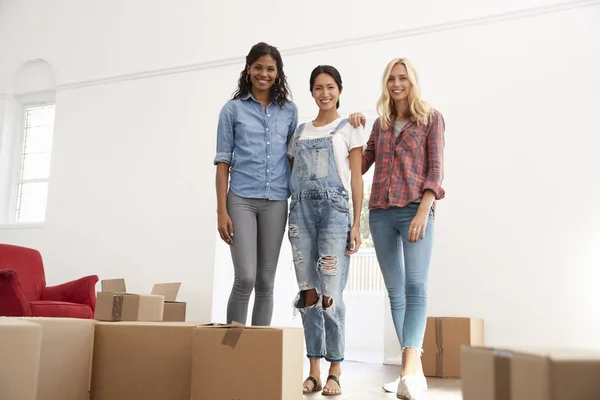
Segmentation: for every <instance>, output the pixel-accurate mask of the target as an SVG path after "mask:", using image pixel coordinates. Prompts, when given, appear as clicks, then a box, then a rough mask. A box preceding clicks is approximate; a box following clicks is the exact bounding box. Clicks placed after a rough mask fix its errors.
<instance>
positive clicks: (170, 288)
mask: <svg viewBox="0 0 600 400" xmlns="http://www.w3.org/2000/svg"><path fill="white" fill-rule="evenodd" d="M180 287H181V282H172V283H157V284H155V285H154V286H153V287H152V292H151V294H160V295H162V296H165V301H175V300H176V299H177V294H178V293H179V288H180Z"/></svg>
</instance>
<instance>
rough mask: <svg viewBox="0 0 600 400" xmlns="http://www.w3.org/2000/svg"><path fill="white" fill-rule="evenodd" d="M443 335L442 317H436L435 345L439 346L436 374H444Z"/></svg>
mask: <svg viewBox="0 0 600 400" xmlns="http://www.w3.org/2000/svg"><path fill="white" fill-rule="evenodd" d="M443 339H444V337H443V336H442V319H441V318H436V319H435V345H436V347H437V352H436V360H435V374H436V376H444V375H443V373H444V346H443Z"/></svg>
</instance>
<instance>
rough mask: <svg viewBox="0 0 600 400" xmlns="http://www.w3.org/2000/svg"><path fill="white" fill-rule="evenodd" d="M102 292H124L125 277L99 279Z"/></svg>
mask: <svg viewBox="0 0 600 400" xmlns="http://www.w3.org/2000/svg"><path fill="white" fill-rule="evenodd" d="M100 287H101V289H100V290H101V291H102V292H113V293H126V292H127V289H126V287H125V279H123V278H121V279H104V280H102V281H100Z"/></svg>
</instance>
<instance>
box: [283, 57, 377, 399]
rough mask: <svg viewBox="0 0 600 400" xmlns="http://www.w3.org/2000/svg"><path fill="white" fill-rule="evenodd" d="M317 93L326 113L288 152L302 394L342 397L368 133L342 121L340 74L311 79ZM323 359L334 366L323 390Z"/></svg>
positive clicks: (326, 72) (329, 70)
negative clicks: (302, 346) (347, 300)
mask: <svg viewBox="0 0 600 400" xmlns="http://www.w3.org/2000/svg"><path fill="white" fill-rule="evenodd" d="M310 91H311V93H312V97H313V98H314V100H315V102H316V103H317V106H318V107H319V113H318V115H317V117H316V118H315V119H314V120H313V121H312V122H309V123H306V124H301V125H300V126H299V127H298V129H297V130H296V132H295V134H294V136H293V138H292V140H291V141H290V144H289V149H288V156H289V158H290V164H291V165H292V175H291V177H290V189H291V196H292V197H291V202H290V215H289V229H288V236H289V239H290V243H291V245H292V253H293V259H294V264H295V269H296V279H297V281H298V286H299V289H300V292H299V294H298V296H297V298H296V299H295V301H294V306H295V307H296V308H297V309H298V310H300V314H301V316H302V324H303V326H304V335H305V340H306V348H307V353H308V354H307V357H308V358H309V360H310V373H309V377H308V378H307V379H306V380H305V381H304V383H303V392H304V393H309V392H316V391H319V390H321V389H322V391H323V392H322V393H323V395H326V396H338V395H340V394H341V387H340V380H339V378H340V375H341V362H342V361H343V360H344V347H345V332H344V324H345V308H344V301H343V298H342V292H343V290H344V287H345V286H346V282H347V280H348V266H349V261H350V255H351V254H353V253H355V252H356V251H357V250H358V248H359V247H360V244H361V240H360V212H361V208H362V200H363V180H362V173H361V172H362V171H361V167H362V147H363V145H364V144H365V142H366V141H365V140H364V138H363V128H362V126H360V125H358V124H357V125H358V127H356V128H354V127H353V126H352V125H351V124H350V123H349V122H348V120H347V119H345V118H341V117H340V115H339V113H338V107H339V96H340V93H341V92H342V79H341V76H340V73H339V72H338V71H337V69H335V68H334V67H332V66H329V65H320V66H318V67H316V68H315V69H314V70H313V72H312V74H311V76H310ZM349 191H351V192H352V203H353V213H352V214H353V215H352V214H351V212H350V207H349V196H348V193H349ZM321 358H325V359H326V360H327V361H329V362H330V363H331V364H330V367H329V373H328V377H327V380H326V383H325V386H324V387H322V382H321V377H320V375H321V374H320V362H321Z"/></svg>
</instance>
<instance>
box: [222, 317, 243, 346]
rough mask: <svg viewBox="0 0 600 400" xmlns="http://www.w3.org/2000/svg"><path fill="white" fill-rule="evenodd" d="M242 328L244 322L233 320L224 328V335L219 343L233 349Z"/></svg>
mask: <svg viewBox="0 0 600 400" xmlns="http://www.w3.org/2000/svg"><path fill="white" fill-rule="evenodd" d="M243 330H244V324H240V323H239V322H235V321H233V322H232V323H231V325H230V327H228V328H227V329H226V332H225V335H224V336H223V340H222V341H221V344H222V345H223V346H229V347H231V348H232V349H235V346H237V344H238V341H239V340H240V337H241V336H242V331H243Z"/></svg>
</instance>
